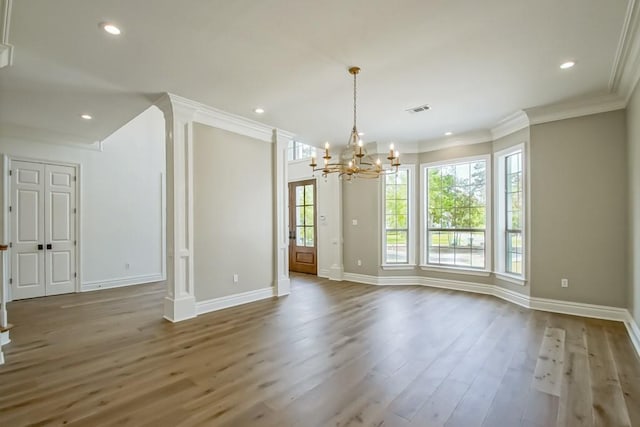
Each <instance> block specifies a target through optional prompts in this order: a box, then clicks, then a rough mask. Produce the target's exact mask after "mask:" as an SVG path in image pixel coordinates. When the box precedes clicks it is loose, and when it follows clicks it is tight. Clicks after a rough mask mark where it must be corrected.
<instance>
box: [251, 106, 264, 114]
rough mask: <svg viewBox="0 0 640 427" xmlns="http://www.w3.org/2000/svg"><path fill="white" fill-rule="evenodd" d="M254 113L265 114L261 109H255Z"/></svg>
mask: <svg viewBox="0 0 640 427" xmlns="http://www.w3.org/2000/svg"><path fill="white" fill-rule="evenodd" d="M253 112H254V113H256V114H262V113H264V108H260V107H258V108H254V109H253Z"/></svg>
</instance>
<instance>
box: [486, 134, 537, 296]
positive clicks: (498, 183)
mask: <svg viewBox="0 0 640 427" xmlns="http://www.w3.org/2000/svg"><path fill="white" fill-rule="evenodd" d="M516 153H520V154H521V159H522V160H521V162H522V163H521V167H522V208H521V210H522V212H521V213H520V215H521V223H522V231H521V238H522V275H518V274H516V273H510V272H507V271H506V255H507V253H506V246H507V244H506V222H507V218H506V204H507V200H506V176H505V174H506V169H507V166H506V163H505V161H506V158H507V157H508V156H511V155H513V154H516ZM527 158H528V156H527V151H526V145H525V143H520V144H516V145H513V146H511V147H508V148H505V149H503V150H500V151H497V152H495V153H494V155H493V161H494V163H495V165H496V167H495V175H494V184H495V194H496V200H495V205H496V212H497V214H496V215H495V236H494V238H495V241H496V245H495V259H496V264H495V268H494V274H495V275H496V277H497V278H498V279H501V280H505V281H507V282H511V283H514V284H517V285H521V286H524V285H525V284H526V283H527V269H528V265H529V263H528V258H529V250H528V247H527V242H528V236H527V219H528V215H527V208H528V203H527V202H528V184H527V183H528V177H527V161H528V160H527Z"/></svg>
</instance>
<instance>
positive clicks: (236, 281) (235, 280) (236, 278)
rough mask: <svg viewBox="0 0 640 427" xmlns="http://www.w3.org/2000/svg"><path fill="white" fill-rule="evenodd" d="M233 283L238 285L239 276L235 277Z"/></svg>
mask: <svg viewBox="0 0 640 427" xmlns="http://www.w3.org/2000/svg"><path fill="white" fill-rule="evenodd" d="M233 283H238V275H237V274H234V275H233Z"/></svg>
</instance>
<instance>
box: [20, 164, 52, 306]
mask: <svg viewBox="0 0 640 427" xmlns="http://www.w3.org/2000/svg"><path fill="white" fill-rule="evenodd" d="M12 170H13V173H14V175H13V176H14V177H15V179H14V180H13V182H12V184H11V206H12V212H11V229H12V230H13V239H12V241H11V243H12V247H11V271H12V283H11V291H12V295H13V298H14V299H22V298H33V297H39V296H43V295H45V294H46V292H45V281H44V261H45V259H44V248H43V249H38V245H41V244H43V242H44V165H42V164H39V163H29V162H18V161H16V162H12Z"/></svg>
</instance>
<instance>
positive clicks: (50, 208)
mask: <svg viewBox="0 0 640 427" xmlns="http://www.w3.org/2000/svg"><path fill="white" fill-rule="evenodd" d="M74 175H75V169H74V168H72V167H69V166H57V165H46V166H45V187H44V191H45V195H46V201H45V204H44V218H45V221H46V223H45V266H46V271H45V283H46V285H45V290H46V295H57V294H64V293H70V292H74V291H75V272H76V261H75V260H76V256H75V228H76V226H75V206H76V197H75V182H74Z"/></svg>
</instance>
